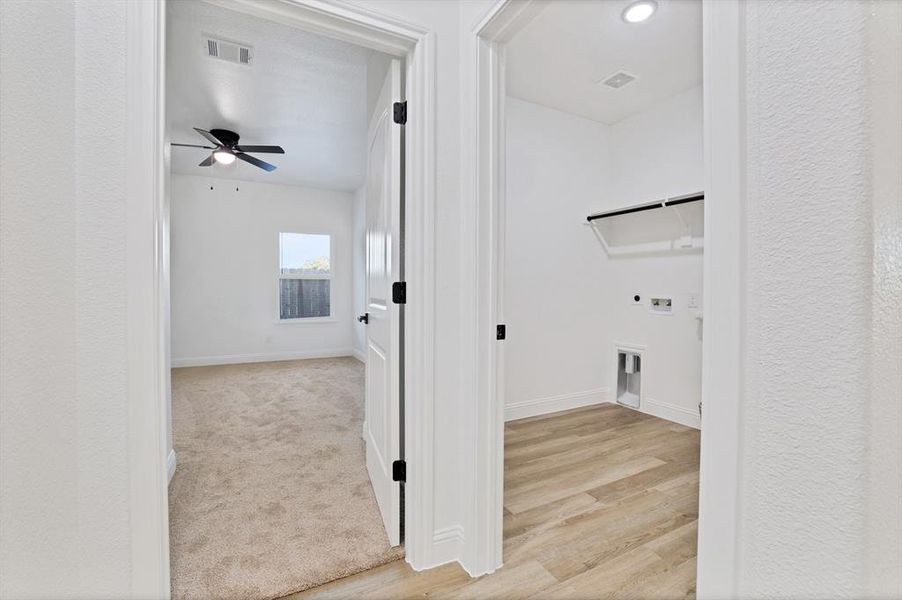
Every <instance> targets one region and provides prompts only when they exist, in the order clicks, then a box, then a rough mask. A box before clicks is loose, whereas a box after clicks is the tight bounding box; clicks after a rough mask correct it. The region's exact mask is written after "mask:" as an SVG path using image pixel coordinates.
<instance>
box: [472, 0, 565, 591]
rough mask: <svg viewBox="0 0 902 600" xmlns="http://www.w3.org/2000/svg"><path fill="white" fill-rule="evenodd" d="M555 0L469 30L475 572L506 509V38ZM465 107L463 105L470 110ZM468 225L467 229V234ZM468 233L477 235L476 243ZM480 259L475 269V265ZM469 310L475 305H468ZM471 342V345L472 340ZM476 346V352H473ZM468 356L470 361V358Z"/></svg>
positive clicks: (507, 1) (497, 550)
mask: <svg viewBox="0 0 902 600" xmlns="http://www.w3.org/2000/svg"><path fill="white" fill-rule="evenodd" d="M548 1H549V0H520V1H514V0H499V1H498V2H496V3H495V4H494V5H493V6H492V7H491V9H490V10H489V11H488V12H487V13H486V15H485V16H484V17H483V18H482V19H481V20H480V21H479V22H478V23H476V24H475V25H474V27H473V29H472V32H471V36H470V44H472V46H471V48H469V49H468V50H469V51H470V52H471V56H472V59H473V60H475V65H474V66H475V73H476V81H475V85H474V89H473V90H472V98H471V101H472V102H473V104H474V105H473V106H472V109H473V110H472V113H471V114H473V118H474V119H475V122H474V123H473V128H474V132H473V136H472V142H473V143H474V145H475V147H473V148H472V150H471V151H469V152H467V155H468V156H469V157H470V158H468V159H467V161H469V162H467V161H465V162H464V165H465V168H467V169H468V171H469V173H471V174H472V175H471V176H472V181H468V182H464V183H465V184H466V183H469V184H470V185H472V189H473V191H474V194H473V197H474V200H473V204H472V205H469V206H468V205H465V206H462V217H461V219H462V232H463V233H464V235H463V236H462V239H461V245H462V248H463V252H464V254H463V255H462V257H461V265H462V269H464V271H462V280H463V281H466V280H467V279H468V278H469V279H470V281H471V285H470V289H473V290H474V291H475V293H476V296H475V298H474V299H473V300H474V305H473V306H472V307H469V306H465V307H464V310H463V311H462V314H461V319H462V322H463V323H475V327H474V329H473V330H472V332H471V333H470V335H469V337H468V338H466V339H465V341H464V346H466V349H465V350H464V353H463V354H462V365H461V368H462V377H461V380H462V381H467V380H468V379H469V377H468V375H469V374H470V373H473V374H475V377H474V378H473V381H474V388H473V390H472V393H471V396H472V397H473V398H474V400H475V402H474V404H473V410H474V422H473V425H472V427H473V430H474V432H475V433H474V435H475V447H474V454H473V455H472V461H473V462H472V465H471V466H472V472H473V473H474V479H473V483H472V485H473V493H472V498H473V500H472V504H471V506H470V517H469V519H468V524H467V531H471V532H472V535H471V536H470V537H469V538H466V539H465V540H464V541H465V548H464V551H463V552H462V555H461V564H462V565H463V567H464V568H465V569H466V570H467V572H468V573H470V575H473V576H478V575H483V574H485V573H491V572H493V571H495V570H496V569H498V568H500V567H501V565H502V541H503V516H504V508H503V502H504V418H505V415H504V412H505V410H504V402H503V398H504V387H503V382H504V374H503V369H504V352H503V350H504V349H503V343H502V344H499V343H498V342H497V341H496V339H495V335H494V333H495V325H496V324H497V323H500V322H502V321H501V317H502V313H501V309H502V302H501V300H502V298H503V295H502V294H503V290H502V287H501V285H500V282H501V277H500V273H501V270H500V268H501V266H502V264H503V254H502V252H503V240H504V227H503V223H504V219H503V214H504V213H503V211H504V170H505V169H504V113H503V110H504V102H503V98H504V60H503V52H504V46H503V45H504V43H505V42H506V41H508V40H509V39H510V38H511V37H512V36H513V35H514V34H515V33H516V32H517V31H519V30H520V29H521V28H522V27H523V26H524V25H525V24H526V23H528V22H529V21H530V20H532V18H533V17H534V16H535V15H536V14H538V12H539V11H541V9H542V8H544V7H545V6H546V5H547V4H548ZM466 112H467V111H466V110H464V113H466ZM468 232H469V233H468ZM470 235H472V243H471V238H470ZM471 265H475V269H474V268H472V267H471ZM469 311H472V313H471V312H469ZM471 344H472V345H471ZM470 348H472V349H473V350H474V351H472V352H470V351H468V350H469V349H470ZM466 358H469V361H467V360H466Z"/></svg>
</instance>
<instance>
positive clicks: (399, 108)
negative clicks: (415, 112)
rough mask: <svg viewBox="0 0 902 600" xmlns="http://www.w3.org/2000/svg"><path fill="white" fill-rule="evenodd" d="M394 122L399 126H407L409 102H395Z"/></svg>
mask: <svg viewBox="0 0 902 600" xmlns="http://www.w3.org/2000/svg"><path fill="white" fill-rule="evenodd" d="M393 109H394V113H395V114H394V117H395V118H394V120H395V123H397V124H398V125H406V124H407V100H405V101H404V102H395V104H394V106H393Z"/></svg>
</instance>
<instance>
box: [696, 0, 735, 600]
mask: <svg viewBox="0 0 902 600" xmlns="http://www.w3.org/2000/svg"><path fill="white" fill-rule="evenodd" d="M743 11H744V7H743V4H742V3H741V2H740V1H739V0H704V4H703V29H702V30H703V37H704V39H703V46H704V111H705V134H704V135H705V200H706V201H705V256H704V298H705V300H704V301H705V342H704V344H703V345H702V406H703V410H702V416H701V422H702V436H701V461H700V465H699V481H700V487H699V522H698V575H697V582H696V589H697V594H698V597H699V598H701V599H705V598H710V599H712V600H713V599H715V598H717V599H722V598H734V597H736V594H737V589H736V582H737V573H738V556H737V539H738V531H737V527H738V518H739V502H740V481H741V477H742V474H741V472H740V470H739V465H740V460H739V458H740V452H741V446H742V439H741V429H740V426H739V424H740V419H741V408H740V407H741V403H742V397H743V386H744V382H745V378H744V377H743V368H742V365H743V360H744V356H743V350H742V348H743V337H744V333H743V320H744V316H743V315H744V302H743V298H744V296H745V289H744V284H743V282H744V280H745V235H744V231H745V227H744V216H743V215H744V209H743V207H744V202H745V195H744V183H745V174H744V171H743V167H742V165H743V164H745V151H744V143H745V131H744V110H745V101H744V86H745V77H744V73H745V62H744V60H743V52H744V48H745V22H744V17H743Z"/></svg>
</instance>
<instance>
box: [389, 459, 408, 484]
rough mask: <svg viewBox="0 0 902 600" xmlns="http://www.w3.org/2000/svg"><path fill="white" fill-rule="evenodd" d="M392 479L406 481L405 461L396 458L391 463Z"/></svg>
mask: <svg viewBox="0 0 902 600" xmlns="http://www.w3.org/2000/svg"><path fill="white" fill-rule="evenodd" d="M391 478H392V481H407V462H406V461H403V460H396V461H394V462H393V463H392V464H391Z"/></svg>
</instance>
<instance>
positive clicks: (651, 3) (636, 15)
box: [620, 0, 658, 23]
mask: <svg viewBox="0 0 902 600" xmlns="http://www.w3.org/2000/svg"><path fill="white" fill-rule="evenodd" d="M656 10H658V3H657V2H655V0H639V1H638V2H633V3H632V4H630V5H629V6H627V7H626V8H625V9H623V14H622V15H620V16H621V17H622V18H623V20H624V21H626V22H627V23H641V22H642V21H647V20H648V19H649V18H651V16H652V15H653V14H655V11H656Z"/></svg>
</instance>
